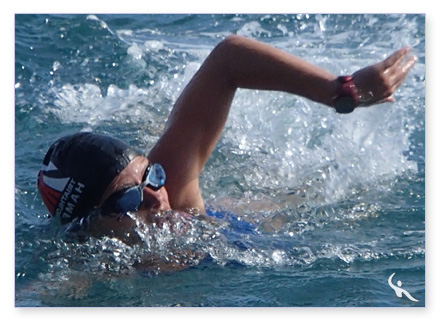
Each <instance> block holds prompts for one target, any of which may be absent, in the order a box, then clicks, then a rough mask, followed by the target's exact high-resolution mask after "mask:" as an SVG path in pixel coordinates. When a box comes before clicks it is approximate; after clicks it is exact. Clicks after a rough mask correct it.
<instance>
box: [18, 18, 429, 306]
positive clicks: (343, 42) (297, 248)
mask: <svg viewBox="0 0 440 320" xmlns="http://www.w3.org/2000/svg"><path fill="white" fill-rule="evenodd" d="M232 33H236V34H240V35H244V36H247V37H251V38H255V39H259V40H261V41H264V42H267V43H269V44H272V45H274V46H276V47H278V48H281V49H283V50H286V51H288V52H290V53H292V54H295V55H297V56H300V57H302V58H304V59H306V60H308V61H310V62H312V63H315V64H318V65H319V66H321V67H323V68H325V69H327V70H329V71H331V72H333V73H334V74H338V75H339V74H349V73H351V72H354V71H355V70H357V69H358V68H360V67H363V66H366V65H368V64H372V63H375V62H377V61H379V60H382V59H383V58H384V57H386V56H387V55H389V54H390V53H392V52H393V51H394V50H396V49H398V48H400V47H403V46H405V45H410V46H412V47H413V53H414V54H415V55H416V56H417V57H418V58H419V60H418V62H417V64H416V66H415V67H414V69H413V70H412V71H411V73H410V74H409V76H408V78H407V80H406V81H405V83H404V84H403V85H402V87H401V88H400V89H399V90H398V91H397V92H396V94H395V98H396V103H394V104H393V105H391V104H384V105H381V106H377V107H375V108H370V109H360V110H356V111H355V112H354V113H353V114H350V115H347V116H340V115H337V114H335V113H334V112H333V111H332V110H330V109H328V108H326V107H324V106H321V105H318V104H316V103H313V102H310V101H308V100H305V99H302V98H298V97H295V96H292V95H288V94H283V93H279V92H262V91H259V92H258V91H249V90H240V91H239V92H238V93H237V95H236V98H235V100H234V103H233V107H232V110H231V114H230V117H229V119H228V122H227V125H226V128H225V130H224V132H223V135H222V137H221V138H220V141H219V143H218V145H217V147H216V149H215V151H214V153H213V155H212V157H211V159H210V160H209V162H208V164H207V166H206V168H205V170H204V171H203V174H202V177H201V187H202V190H203V195H204V198H205V202H206V205H207V207H209V208H210V209H211V210H212V211H213V212H214V213H213V215H215V216H216V217H217V218H216V221H215V222H212V223H208V222H206V221H202V220H200V221H199V220H194V222H192V223H191V224H190V230H189V232H187V233H186V234H185V235H184V236H182V235H176V234H172V233H170V232H168V231H167V230H149V232H150V233H149V234H148V237H146V238H145V239H144V243H143V244H142V245H140V246H128V245H125V244H124V243H122V242H119V241H117V240H116V239H108V238H104V239H89V240H87V241H86V242H85V243H77V242H75V241H73V242H72V241H70V240H68V239H66V238H65V237H64V235H63V233H62V228H61V227H60V226H59V225H58V224H57V223H56V222H55V221H54V220H52V219H47V213H46V210H45V207H44V205H43V204H42V201H41V199H40V197H39V195H38V193H37V189H36V184H35V182H36V174H37V172H38V170H39V168H40V164H41V161H42V158H43V156H44V154H45V152H46V151H47V148H48V147H49V145H50V144H51V143H52V142H53V141H54V140H56V139H57V138H58V137H61V136H63V135H66V134H69V133H73V132H77V131H81V130H88V131H95V132H100V133H108V134H112V135H114V136H117V137H119V138H121V139H123V140H125V141H127V142H129V143H131V144H132V145H134V146H136V147H137V148H138V149H140V150H145V153H147V150H148V149H149V148H151V146H152V145H153V144H154V143H155V142H156V141H157V139H158V137H159V136H160V133H161V130H162V129H163V128H164V125H165V121H166V118H167V115H168V113H169V111H170V110H171V108H172V105H173V102H174V101H175V100H176V99H177V97H178V96H179V93H180V92H181V91H182V89H183V88H184V86H185V84H186V83H187V82H188V81H189V80H190V78H191V76H192V75H193V74H194V73H195V71H196V70H197V68H198V67H199V66H200V64H201V63H202V62H203V60H204V58H206V56H207V55H208V53H209V52H210V50H212V49H213V47H214V46H215V45H216V44H217V43H218V42H219V41H221V39H223V38H224V37H226V36H227V35H229V34H232ZM424 136H425V17H424V16H423V15H305V14H301V15H17V16H16V17H15V156H16V158H15V303H16V306H350V307H351V306H405V307H406V306H409V307H411V306H414V307H419V306H424V305H425V139H424ZM225 212H227V213H226V214H225ZM185 249H189V250H195V251H198V252H202V253H203V254H204V256H205V258H203V259H201V258H191V257H183V255H182V253H181V252H183V251H184V250H185ZM151 252H155V253H156V254H158V255H159V256H161V257H162V258H163V259H171V260H173V261H175V260H178V259H180V261H182V260H185V259H186V260H185V262H184V263H187V264H188V265H190V267H189V268H187V269H185V270H183V271H178V272H171V273H170V272H164V271H163V270H162V269H160V270H159V269H158V268H153V269H152V270H151V269H149V270H148V271H147V270H143V269H141V268H138V267H136V265H137V264H138V262H139V261H140V260H141V259H142V257H143V256H144V255H148V254H149V253H151ZM393 273H395V274H396V275H395V276H394V280H393V281H394V284H395V285H396V283H397V281H398V280H400V281H401V282H402V283H403V284H402V288H403V289H405V290H407V291H408V292H409V293H410V294H411V295H412V296H413V297H414V298H416V299H417V300H419V302H411V301H410V300H408V299H407V298H406V297H405V296H403V297H402V298H399V297H397V296H396V294H395V292H394V290H393V289H391V288H390V286H389V285H388V283H387V281H388V278H389V277H390V276H391V275H392V274H393Z"/></svg>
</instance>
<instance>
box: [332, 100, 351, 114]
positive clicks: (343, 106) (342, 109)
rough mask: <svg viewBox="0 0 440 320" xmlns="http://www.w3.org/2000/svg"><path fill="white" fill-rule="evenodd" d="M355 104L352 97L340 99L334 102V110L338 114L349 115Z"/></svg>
mask: <svg viewBox="0 0 440 320" xmlns="http://www.w3.org/2000/svg"><path fill="white" fill-rule="evenodd" d="M354 107H355V102H354V99H353V98H352V97H340V98H339V99H338V100H336V103H335V108H336V112H338V113H350V112H353V110H354Z"/></svg>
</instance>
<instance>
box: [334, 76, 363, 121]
mask: <svg viewBox="0 0 440 320" xmlns="http://www.w3.org/2000/svg"><path fill="white" fill-rule="evenodd" d="M336 82H337V90H336V95H335V96H333V98H332V107H333V108H335V109H336V112H338V113H344V114H345V113H351V112H352V111H353V110H354V109H355V108H356V107H357V106H359V105H360V99H359V93H358V90H357V88H356V86H355V84H354V82H353V77H352V76H340V77H338V78H337V79H336Z"/></svg>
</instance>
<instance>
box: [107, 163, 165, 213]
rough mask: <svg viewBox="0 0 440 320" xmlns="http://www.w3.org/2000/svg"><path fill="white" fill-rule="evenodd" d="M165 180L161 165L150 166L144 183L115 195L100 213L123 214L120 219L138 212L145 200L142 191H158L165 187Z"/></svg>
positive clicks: (146, 170) (143, 179) (146, 171)
mask: <svg viewBox="0 0 440 320" xmlns="http://www.w3.org/2000/svg"><path fill="white" fill-rule="evenodd" d="M165 178H166V175H165V170H164V169H163V167H162V166H161V165H160V164H158V163H153V164H149V165H148V167H147V169H145V173H144V175H143V177H142V183H141V184H140V185H138V186H133V187H128V188H125V189H122V190H120V191H117V192H115V193H113V194H112V195H111V196H110V197H109V198H108V199H107V200H106V201H105V202H104V204H103V205H102V207H101V208H100V213H101V214H104V215H118V214H121V216H120V218H122V216H123V215H125V214H126V213H127V212H134V211H137V210H138V209H139V206H140V205H141V203H142V201H143V200H144V196H143V192H142V189H143V188H144V187H148V188H150V189H152V190H154V191H157V190H159V189H160V188H162V187H163V186H164V184H165Z"/></svg>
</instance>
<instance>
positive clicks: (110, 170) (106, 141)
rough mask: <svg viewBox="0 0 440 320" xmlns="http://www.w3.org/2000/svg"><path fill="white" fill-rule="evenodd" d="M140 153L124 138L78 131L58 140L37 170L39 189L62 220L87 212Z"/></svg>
mask: <svg viewBox="0 0 440 320" xmlns="http://www.w3.org/2000/svg"><path fill="white" fill-rule="evenodd" d="M139 155H140V154H139V153H138V152H137V151H135V150H134V149H132V148H131V147H130V146H129V145H128V144H126V143H125V142H123V141H121V140H119V139H116V138H113V137H110V136H106V135H101V134H95V133H90V132H82V133H77V134H74V135H71V136H67V137H64V138H61V139H59V140H57V141H56V142H55V143H54V144H53V145H52V146H51V147H50V149H49V151H48V152H47V154H46V156H45V157H44V160H43V166H42V168H41V170H40V172H39V174H38V190H39V191H40V194H41V197H42V198H43V201H44V204H45V205H46V207H47V208H48V209H49V212H50V213H51V215H52V216H59V217H60V218H61V223H67V222H70V221H72V220H74V219H75V218H82V217H85V216H87V214H89V213H90V211H91V210H92V209H93V208H94V207H95V206H97V205H98V204H99V201H100V200H101V198H102V196H103V194H104V191H105V190H106V189H107V187H108V186H109V185H110V183H111V182H112V180H113V179H114V178H115V177H116V176H117V175H118V174H119V173H120V172H121V171H122V170H123V169H124V168H125V167H126V166H127V165H128V164H129V163H130V162H131V160H133V159H134V158H136V157H137V156H139Z"/></svg>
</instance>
